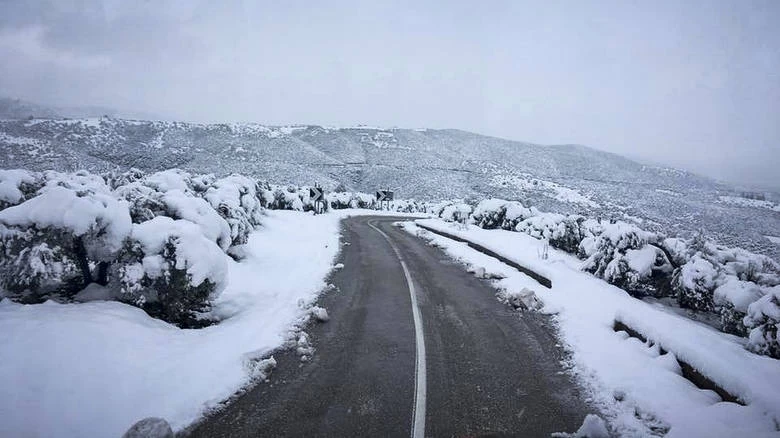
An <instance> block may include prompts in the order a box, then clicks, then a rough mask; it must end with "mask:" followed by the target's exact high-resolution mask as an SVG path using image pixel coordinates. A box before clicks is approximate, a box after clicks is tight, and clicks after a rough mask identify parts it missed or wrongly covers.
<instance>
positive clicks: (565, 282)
mask: <svg viewBox="0 0 780 438" xmlns="http://www.w3.org/2000/svg"><path fill="white" fill-rule="evenodd" d="M421 223H423V224H425V225H426V226H430V227H434V228H437V229H441V230H443V231H446V232H448V233H451V234H455V235H457V236H460V237H463V238H466V239H469V240H470V241H473V242H475V243H478V244H480V245H483V246H486V247H488V248H490V249H491V250H493V251H496V252H498V253H500V254H502V255H506V256H509V257H510V258H512V259H514V260H517V261H518V262H519V263H522V264H524V265H526V266H529V267H530V268H532V269H535V270H536V269H543V270H544V271H545V273H546V275H548V276H550V278H551V279H552V284H553V287H552V289H547V288H544V287H540V286H539V285H538V283H536V282H535V281H534V280H532V279H531V278H529V277H527V276H525V275H523V274H521V273H519V272H518V271H516V270H514V269H511V268H509V267H507V266H506V265H504V264H502V263H500V262H498V261H497V260H496V259H493V258H490V257H487V256H485V255H484V254H481V253H478V252H476V251H474V250H472V249H470V248H468V247H467V246H465V245H463V244H460V243H455V242H453V241H452V240H449V239H445V238H441V237H438V236H435V235H432V234H430V233H428V234H426V233H425V232H423V231H421V229H419V228H417V227H414V226H408V227H407V229H408V230H409V231H410V232H413V233H420V232H422V234H423V235H425V236H426V238H428V239H430V240H432V241H433V242H434V243H435V244H436V245H439V246H441V247H442V248H443V249H444V250H445V251H446V252H447V253H449V254H450V255H452V256H454V257H456V258H458V259H460V260H462V261H464V262H465V263H467V264H469V265H471V266H480V267H484V268H485V270H486V271H488V272H492V273H497V274H500V276H501V277H504V278H502V279H499V280H494V281H493V284H494V285H495V286H496V287H497V288H498V289H499V290H503V291H504V293H505V294H507V293H508V294H520V293H521V291H522V290H523V289H526V288H527V289H531V290H534V291H535V295H536V296H537V297H538V298H539V299H541V300H542V302H543V303H544V307H543V311H544V312H546V313H550V314H553V315H554V319H555V321H556V323H557V326H558V329H559V333H560V337H561V339H562V342H563V345H564V346H565V348H566V349H567V350H569V351H570V352H571V361H572V363H573V365H574V372H575V375H576V376H577V377H578V378H579V379H580V380H581V381H582V382H584V383H585V384H586V385H587V386H588V387H589V388H590V390H591V393H592V396H593V399H594V401H596V402H597V403H598V404H599V405H600V406H601V407H602V409H603V410H604V412H605V414H606V415H607V417H608V419H609V423H610V426H611V428H612V429H613V432H614V433H616V434H617V435H619V436H647V435H652V434H659V433H663V432H665V431H668V434H667V435H666V436H668V437H690V436H707V437H713V436H722V437H730V436H767V437H769V436H776V434H777V431H776V424H777V422H778V421H780V367H779V366H777V360H775V359H771V358H768V357H763V356H757V355H754V354H752V353H750V352H748V351H746V350H745V349H744V345H743V343H744V341H743V340H742V339H741V338H737V337H734V336H730V335H728V334H724V333H721V332H718V331H715V330H713V329H711V328H709V327H707V326H704V325H701V324H700V323H697V322H694V321H691V320H689V319H687V318H685V317H681V316H679V315H676V314H674V313H672V312H669V311H668V310H667V309H666V308H665V307H663V306H657V305H651V304H648V303H645V302H643V301H640V300H636V299H634V298H632V297H631V296H630V295H628V294H627V293H626V292H625V291H623V290H621V289H619V288H617V287H615V286H611V285H609V284H607V283H605V282H603V281H602V280H600V279H598V278H595V277H592V276H590V275H588V274H587V273H584V272H582V271H580V269H579V267H580V264H581V262H580V261H579V260H578V259H577V258H575V257H573V256H572V255H569V254H566V253H564V252H562V251H558V250H555V249H552V250H550V253H549V257H548V258H547V259H546V260H543V259H541V258H540V257H539V256H538V254H539V251H540V250H541V249H542V247H543V245H544V242H543V241H540V240H537V239H534V238H532V237H530V236H528V235H525V234H523V233H511V232H507V231H502V230H483V229H479V228H477V227H474V226H470V227H468V229H466V230H464V229H463V228H462V227H457V226H454V225H449V224H446V223H445V222H442V221H440V220H435V219H429V220H423V221H421ZM767 301H769V300H767ZM755 307H756V309H755V310H756V312H755V313H756V316H759V319H760V318H761V316H760V315H759V313H761V314H763V313H762V312H763V309H764V307H765V306H763V305H762V306H759V305H756V306H755ZM758 307H761V309H762V310H761V312H759V310H758ZM767 307H769V308H768V309H767V311H768V313H770V314H771V313H774V312H775V310H774V309H775V308H774V307H772V305H769V306H767ZM616 319H620V320H622V321H624V322H625V323H626V324H628V325H630V326H631V327H634V328H636V329H637V330H639V331H640V332H641V333H642V334H643V335H645V336H646V337H647V338H648V339H650V340H652V341H653V342H654V344H645V343H642V342H641V341H639V340H636V339H633V338H628V337H627V335H626V334H625V333H615V332H614V331H613V329H612V326H613V323H614V321H615V320H616ZM659 344H660V345H662V346H663V347H664V348H665V349H667V350H669V351H671V352H672V353H668V354H660V350H659V347H658V345H659ZM674 355H677V356H678V357H680V358H681V359H683V360H685V361H686V362H687V363H690V364H692V365H693V366H694V367H696V368H697V369H698V370H699V371H700V372H701V373H702V374H704V375H705V376H707V377H709V378H710V379H712V380H714V381H715V382H717V383H718V384H719V385H721V386H722V387H724V388H725V389H727V390H728V391H729V392H731V393H732V394H735V395H737V396H738V397H740V398H741V399H742V400H744V401H745V402H746V403H747V406H740V405H737V404H734V403H724V402H721V401H720V398H719V397H718V396H717V395H716V394H715V393H713V392H711V391H705V390H700V389H698V388H697V387H695V386H694V385H693V384H692V383H690V382H689V381H688V380H686V379H684V378H683V377H682V376H681V371H680V369H679V365H678V364H677V361H676V360H675V357H674Z"/></svg>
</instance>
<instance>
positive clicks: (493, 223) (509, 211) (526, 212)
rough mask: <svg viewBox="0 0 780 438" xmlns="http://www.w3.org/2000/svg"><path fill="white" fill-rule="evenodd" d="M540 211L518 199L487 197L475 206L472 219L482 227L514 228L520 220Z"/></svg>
mask: <svg viewBox="0 0 780 438" xmlns="http://www.w3.org/2000/svg"><path fill="white" fill-rule="evenodd" d="M538 213H539V212H538V211H536V209H531V208H526V207H524V206H523V204H521V203H519V202H516V201H505V200H503V199H486V200H484V201H482V202H480V203H479V204H477V206H476V208H474V213H473V214H472V215H471V220H472V222H473V223H474V225H476V226H478V227H480V228H485V229H494V228H501V229H504V230H514V229H515V227H516V226H517V224H518V223H519V222H520V221H522V220H524V219H526V218H529V217H531V216H534V215H536V214H538Z"/></svg>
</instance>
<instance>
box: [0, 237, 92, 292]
mask: <svg viewBox="0 0 780 438" xmlns="http://www.w3.org/2000/svg"><path fill="white" fill-rule="evenodd" d="M47 234H48V235H47ZM68 237H69V236H68V235H67V234H65V233H56V234H54V233H50V232H40V231H35V230H33V229H27V230H24V231H21V230H17V229H9V228H7V227H6V226H4V225H0V251H2V256H0V288H1V289H2V290H4V291H5V292H4V293H2V292H0V296H2V295H7V296H9V297H11V298H14V299H16V300H17V301H21V302H25V303H35V302H39V301H42V300H43V299H45V298H46V297H48V296H49V294H60V293H64V294H68V293H73V292H75V291H77V290H79V289H80V288H81V287H82V286H83V284H84V281H83V278H82V272H81V271H80V269H79V263H78V261H77V260H76V258H75V252H74V251H73V248H72V244H73V240H72V239H69V238H68Z"/></svg>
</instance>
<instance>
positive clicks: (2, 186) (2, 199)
mask: <svg viewBox="0 0 780 438" xmlns="http://www.w3.org/2000/svg"><path fill="white" fill-rule="evenodd" d="M42 185H43V180H42V178H41V176H40V175H39V174H36V173H33V172H28V171H26V170H22V169H11V170H0V210H3V209H5V208H8V207H11V206H14V205H18V204H21V203H22V202H24V201H26V200H27V199H30V198H31V197H33V196H35V192H37V191H38V189H40V188H41V186H42Z"/></svg>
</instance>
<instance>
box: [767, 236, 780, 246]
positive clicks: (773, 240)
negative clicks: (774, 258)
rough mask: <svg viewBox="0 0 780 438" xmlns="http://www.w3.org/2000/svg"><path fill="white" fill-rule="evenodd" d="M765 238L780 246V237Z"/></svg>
mask: <svg viewBox="0 0 780 438" xmlns="http://www.w3.org/2000/svg"><path fill="white" fill-rule="evenodd" d="M764 237H766V238H767V239H768V240H769V241H770V242H772V243H776V244H778V245H780V236H764Z"/></svg>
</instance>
